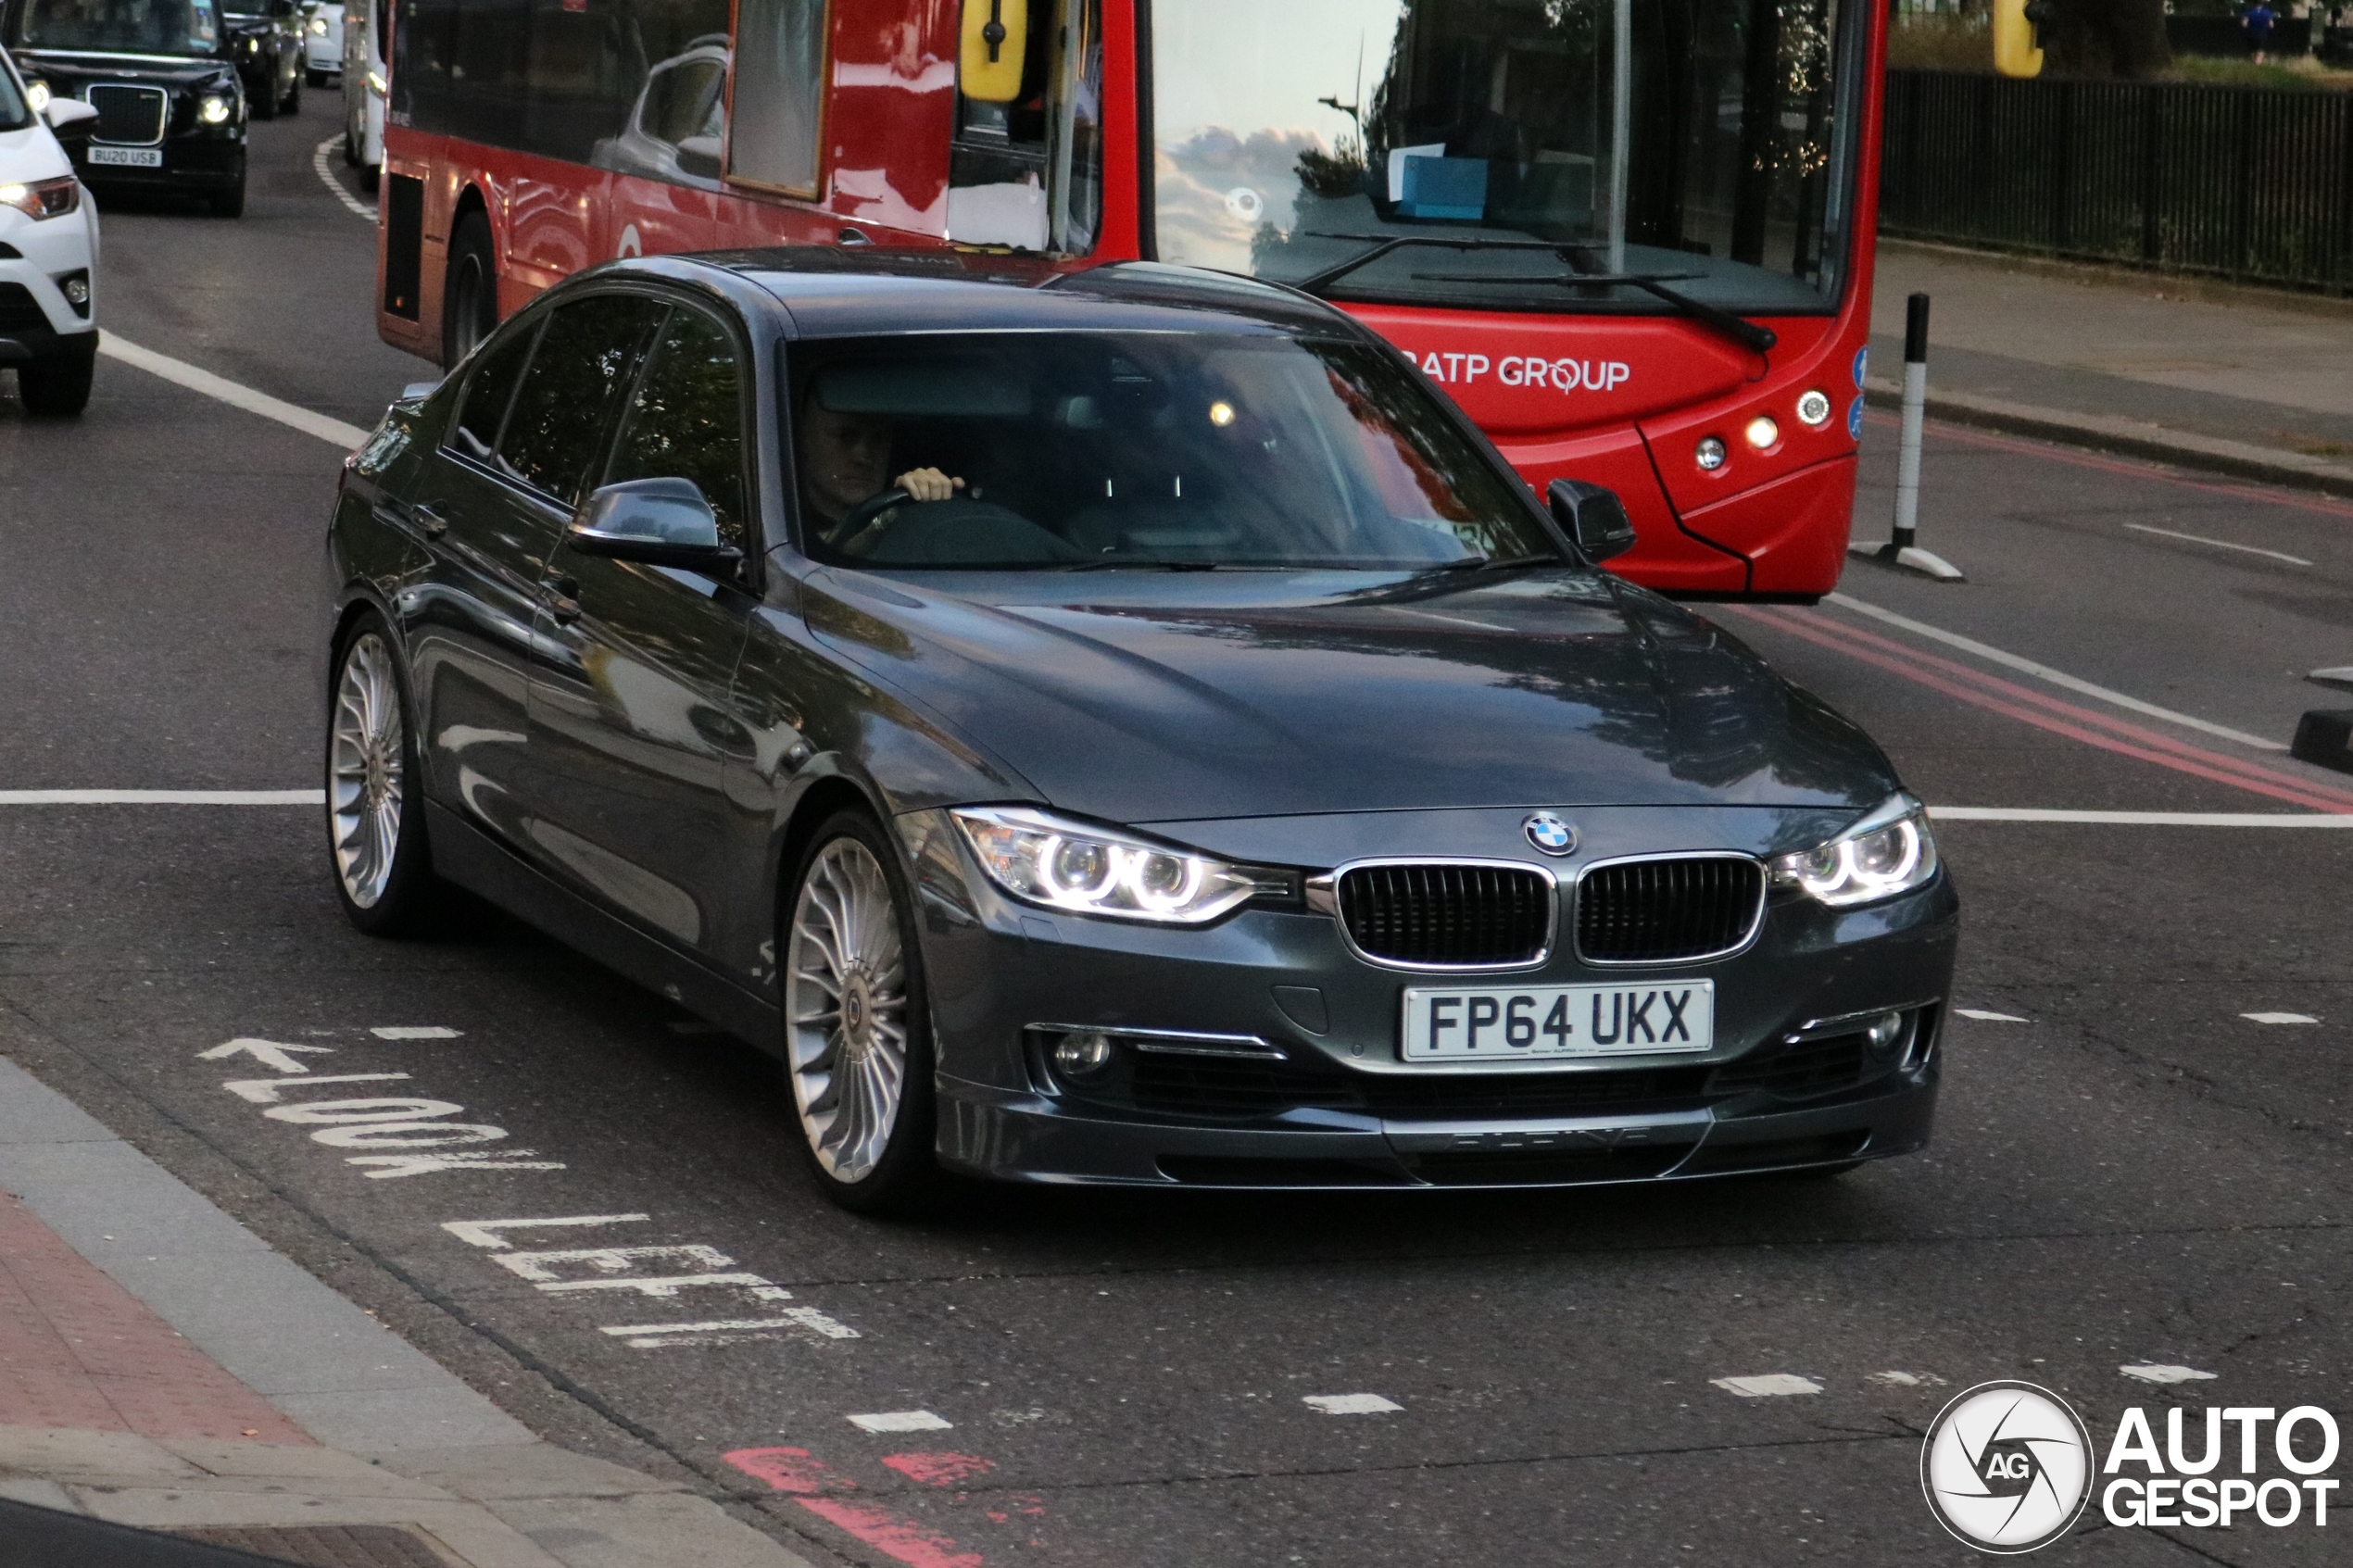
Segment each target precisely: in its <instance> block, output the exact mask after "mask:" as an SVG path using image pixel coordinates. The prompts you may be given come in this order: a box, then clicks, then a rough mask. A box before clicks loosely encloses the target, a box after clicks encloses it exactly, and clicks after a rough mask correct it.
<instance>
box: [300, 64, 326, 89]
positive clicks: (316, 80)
mask: <svg viewBox="0 0 2353 1568" xmlns="http://www.w3.org/2000/svg"><path fill="white" fill-rule="evenodd" d="M302 82H303V85H304V86H306V87H309V88H312V89H317V88H321V87H324V86H325V85H326V84H327V73H326V72H325V71H323V70H312V69H310V68H309V67H308V66H305V67H303V68H302Z"/></svg>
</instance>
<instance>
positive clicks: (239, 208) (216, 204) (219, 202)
mask: <svg viewBox="0 0 2353 1568" xmlns="http://www.w3.org/2000/svg"><path fill="white" fill-rule="evenodd" d="M205 205H206V206H207V207H210V208H211V209H212V215H213V216H214V217H215V218H243V217H244V216H245V170H244V169H239V170H237V182H236V183H235V184H233V185H232V186H230V187H229V188H228V189H227V190H225V191H215V192H213V193H212V194H210V195H208V196H207V197H205Z"/></svg>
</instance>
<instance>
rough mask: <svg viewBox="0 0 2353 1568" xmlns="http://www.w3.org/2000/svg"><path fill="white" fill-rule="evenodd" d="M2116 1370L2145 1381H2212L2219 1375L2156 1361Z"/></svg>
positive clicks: (2137, 1362)
mask: <svg viewBox="0 0 2353 1568" xmlns="http://www.w3.org/2000/svg"><path fill="white" fill-rule="evenodd" d="M2116 1370H2117V1371H2119V1372H2120V1373H2122V1374H2124V1375H2125V1376H2127V1377H2131V1378H2135V1379H2138V1380H2139V1381H2140V1382H2143V1383H2211V1382H2213V1381H2214V1379H2215V1377H2216V1376H2217V1375H2218V1374H2214V1373H2210V1372H2200V1371H2198V1370H2197V1368H2196V1367H2186V1366H2167V1365H2164V1364H2162V1363H2160V1362H2154V1361H2135V1362H2133V1363H2132V1364H2131V1365H2129V1366H2120V1367H2118V1368H2117V1369H2116Z"/></svg>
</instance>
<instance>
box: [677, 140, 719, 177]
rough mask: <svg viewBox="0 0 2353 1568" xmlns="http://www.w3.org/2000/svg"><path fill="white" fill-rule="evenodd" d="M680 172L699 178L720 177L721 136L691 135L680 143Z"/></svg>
mask: <svg viewBox="0 0 2353 1568" xmlns="http://www.w3.org/2000/svg"><path fill="white" fill-rule="evenodd" d="M678 172H679V173H681V174H684V175H687V176H689V177H691V178H693V179H697V180H716V179H718V178H719V138H718V137H716V136H689V137H687V138H686V140H685V141H683V142H681V143H679V144H678Z"/></svg>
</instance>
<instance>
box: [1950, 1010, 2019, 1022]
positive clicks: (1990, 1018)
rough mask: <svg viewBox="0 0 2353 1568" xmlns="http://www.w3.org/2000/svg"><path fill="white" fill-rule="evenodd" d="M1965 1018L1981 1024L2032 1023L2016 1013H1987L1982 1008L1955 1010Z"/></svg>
mask: <svg viewBox="0 0 2353 1568" xmlns="http://www.w3.org/2000/svg"><path fill="white" fill-rule="evenodd" d="M1954 1011H1955V1012H1957V1013H1959V1014H1960V1015H1961V1016H1962V1017H1963V1018H1974V1019H1976V1020H1977V1021H1978V1022H1980V1023H2032V1022H2034V1021H2033V1020H2032V1019H2031V1018H2020V1017H2019V1015H2018V1014H2016V1013H2014V1012H1987V1011H1985V1010H1983V1009H1982V1008H1955V1009H1954Z"/></svg>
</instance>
